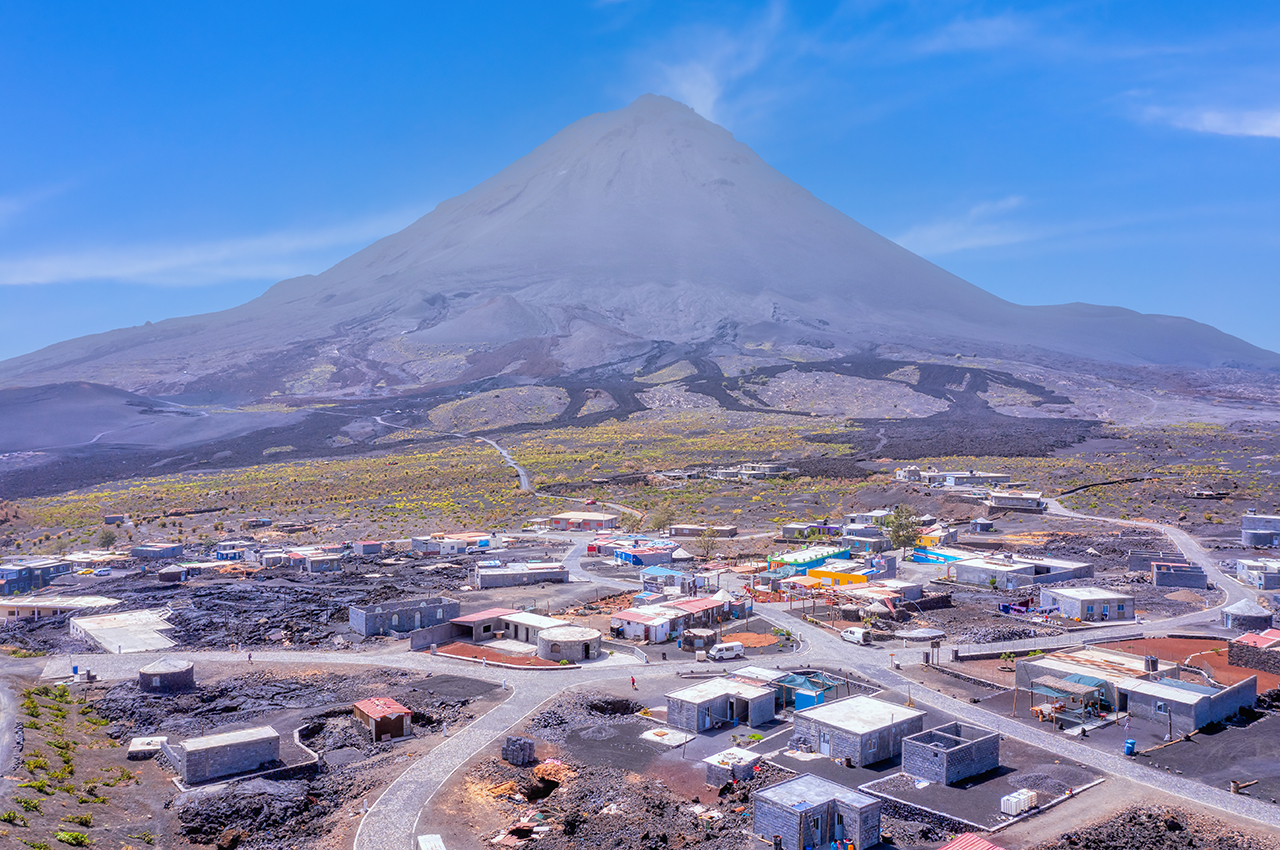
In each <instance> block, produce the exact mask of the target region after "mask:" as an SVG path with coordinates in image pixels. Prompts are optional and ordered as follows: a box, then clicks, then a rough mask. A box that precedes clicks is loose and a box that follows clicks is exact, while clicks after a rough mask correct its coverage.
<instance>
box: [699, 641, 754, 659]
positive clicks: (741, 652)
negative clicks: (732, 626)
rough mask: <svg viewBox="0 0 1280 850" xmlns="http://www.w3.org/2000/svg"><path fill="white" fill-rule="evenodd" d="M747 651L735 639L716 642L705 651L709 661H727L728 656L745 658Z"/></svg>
mask: <svg viewBox="0 0 1280 850" xmlns="http://www.w3.org/2000/svg"><path fill="white" fill-rule="evenodd" d="M746 657H747V651H746V650H745V649H743V647H742V644H740V643H738V642H737V641H733V642H732V643H718V644H716V645H715V646H713V647H711V650H710V651H709V652H708V653H707V660H709V661H728V660H729V659H730V658H746Z"/></svg>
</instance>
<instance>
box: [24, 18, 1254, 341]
mask: <svg viewBox="0 0 1280 850" xmlns="http://www.w3.org/2000/svg"><path fill="white" fill-rule="evenodd" d="M647 91H654V92H658V93H662V94H668V95H671V96H672V97H676V98H677V99H680V100H683V101H684V102H686V103H688V104H690V105H691V106H693V107H694V108H696V109H697V110H698V111H699V112H701V113H702V114H703V115H705V116H707V117H708V118H711V119H713V120H715V121H717V122H719V123H721V124H723V125H725V126H726V127H728V128H729V129H730V130H732V131H733V132H734V133H735V135H736V136H737V137H738V138H739V139H741V140H743V141H745V142H746V143H747V144H749V145H751V146H752V147H753V148H755V149H756V151H758V152H759V153H760V154H761V155H762V156H763V157H764V158H765V159H766V160H767V161H769V162H770V163H771V164H773V165H774V166H775V167H777V168H778V169H779V170H781V171H782V172H783V173H784V174H786V175H788V176H789V177H791V178H792V179H793V180H795V181H796V182H798V183H800V184H801V185H802V186H804V187H806V188H807V189H809V190H810V191H812V192H813V193H814V194H815V195H817V196H818V197H819V198H821V199H823V200H825V201H827V202H828V203H830V204H832V205H833V206H835V207H836V208H838V209H840V210H842V211H844V212H845V213H847V214H849V215H850V216H852V217H854V218H855V219H857V220H859V221H861V222H862V223H863V224H866V225H867V226H869V227H871V228H873V229H875V230H877V231H879V232H881V233H883V234H884V235H886V236H888V237H890V238H892V239H895V240H897V241H899V242H901V243H902V244H904V245H906V246H907V247H909V248H911V249H912V250H915V251H917V252H918V253H920V254H922V255H924V256H926V257H928V258H929V259H931V260H933V261H934V262H937V263H938V264H939V265H941V266H943V267H944V268H947V269H949V270H950V271H953V272H955V273H956V274H959V275H961V276H962V277H965V278H966V279H968V280H971V281H972V282H974V283H976V284H978V285H979V286H982V287H984V288H986V289H988V290H990V291H992V292H994V293H996V294H998V295H1000V296H1002V297H1005V298H1008V299H1010V300H1013V301H1018V302H1021V303H1031V304H1045V303H1061V302H1065V301H1090V302H1095V303H1105V304H1119V305H1122V306H1126V307H1132V308H1134V309H1138V310H1142V311H1144V312H1159V313H1173V314H1179V315H1186V316H1191V317H1192V318H1196V319H1199V320H1201V321H1205V322H1208V323H1210V324H1213V325H1216V326H1218V327H1220V328H1222V329H1224V330H1226V331H1228V332H1230V333H1234V334H1237V335H1239V336H1241V337H1243V338H1245V339H1247V340H1249V341H1251V342H1254V343H1256V344H1258V345H1262V346H1264V347H1268V348H1271V349H1273V350H1280V322H1278V321H1277V317H1278V315H1280V311H1277V307H1278V306H1280V7H1278V6H1276V5H1275V4H1274V3H1266V2H1258V3H1247V2H1237V3H1231V4H1209V3H1204V2H1176V0H1165V2H1159V3H1156V2H1147V3H1133V2H1128V3H1120V2H1116V3H1103V2H1073V3H1044V4H1037V3H1028V2H1021V3H1017V4H1012V3H1009V4H988V3H968V2H948V0H933V1H932V2H874V0H863V2H846V3H836V2H827V3H824V2H817V0H814V2H804V3H798V2H797V3H792V4H787V3H727V2H726V3H698V2H688V3H680V4H675V3H656V2H645V0H620V1H619V2H586V3H569V2H563V3H549V4H544V3H528V2H516V3H481V2H476V3H451V4H444V3H420V2H417V3H404V4H394V3H368V4H325V3H314V2H312V3H296V4H289V3H285V2H275V3H253V4H249V3H244V4H237V3H218V4H212V3H204V4H162V3H129V4H87V3H80V4H53V3H21V2H16V0H15V1H14V2H8V3H5V4H3V5H0V116H3V126H4V132H3V133H0V310H2V313H0V315H3V316H4V317H5V318H6V321H5V333H4V334H3V336H0V357H7V356H12V355H16V354H20V353H23V352H26V351H30V350H33V349H35V348H38V347H40V346H43V345H47V344H49V343H52V342H55V341H57V340H60V339H66V338H69V337H73V336H78V335H81V334H85V333H92V332H97V331H103V330H108V329H111V328H114V327H120V326H127V325H135V324H141V323H142V322H144V321H147V320H151V321H155V320H159V319H162V318H166V317H169V316H177V315H187V314H191V313H198V312H204V311H207V310H213V309H222V308H225V307H230V306H233V305H235V304H238V303H240V302H242V301H245V300H247V299H248V298H251V297H253V296H255V295H257V294H259V293H260V292H262V291H263V290H264V289H266V287H267V286H269V285H270V284H271V283H273V282H275V281H276V280H279V279H281V278H285V277H290V276H293V275H297V274H303V273H308V272H319V271H322V270H323V269H324V268H326V267H328V266H329V265H332V264H333V263H334V262H336V261H337V260H339V259H341V258H342V257H344V256H347V255H348V254H350V253H352V252H353V251H355V250H357V249H359V248H360V247H363V246H364V245H366V244H368V243H369V242H371V241H373V240H374V239H376V238H377V237H379V236H382V235H385V234H386V233H389V232H392V231H393V230H396V229H398V228H400V227H402V226H404V225H406V224H408V223H409V222H410V221H412V220H413V219H415V218H417V217H418V216H420V215H422V214H424V213H426V212H428V211H429V210H430V209H431V208H432V207H433V206H434V205H435V204H436V203H438V202H439V201H441V200H443V199H445V198H447V197H450V196H452V195H456V194H458V193H460V192H463V191H465V190H467V189H468V188H470V187H471V186H473V185H475V184H476V183H477V182H479V181H480V180H482V179H484V178H485V177H488V176H489V175H491V174H493V173H494V172H496V171H498V170H499V169H501V168H502V167H504V166H505V165H507V164H508V163H510V162H511V161H512V160H514V159H516V158H517V157H519V156H521V155H523V154H525V153H527V152H528V151H529V150H530V149H532V148H533V147H534V146H536V145H537V144H538V143H540V142H542V141H543V140H545V139H546V138H547V137H549V136H551V135H552V134H554V133H555V132H556V131H558V130H559V129H560V128H562V127H563V126H564V125H566V124H568V123H570V122H572V121H574V120H576V119H578V118H580V117H582V116H583V115H586V114H589V113H592V112H598V111H602V110H609V109H616V108H619V107H621V106H624V105H626V104H627V103H629V102H630V101H631V100H633V99H634V98H635V97H636V96H638V95H640V94H642V93H644V92H647Z"/></svg>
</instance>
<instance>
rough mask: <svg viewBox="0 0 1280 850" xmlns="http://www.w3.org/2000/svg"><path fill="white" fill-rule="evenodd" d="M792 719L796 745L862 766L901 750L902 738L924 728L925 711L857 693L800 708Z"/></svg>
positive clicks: (793, 742)
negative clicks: (857, 694)
mask: <svg viewBox="0 0 1280 850" xmlns="http://www.w3.org/2000/svg"><path fill="white" fill-rule="evenodd" d="M793 722H794V731H793V734H792V738H791V742H792V746H793V747H795V748H796V749H798V750H803V751H807V752H813V753H818V754H819V755H824V756H829V757H831V758H833V759H844V760H845V763H846V764H848V765H849V766H851V767H862V766H863V765H868V764H875V763H876V762H880V761H884V760H885V759H887V758H893V757H894V756H896V755H898V754H899V753H900V752H902V739H903V738H905V737H907V736H908V735H914V734H916V733H918V732H922V731H923V730H924V712H923V711H919V710H917V709H914V708H907V707H906V706H902V705H895V704H893V703H890V702H883V701H881V700H878V699H875V698H873V697H867V696H857V697H847V698H845V699H838V700H835V701H833V702H824V703H822V704H821V705H815V706H813V707H812V708H806V709H804V710H802V711H797V712H796V713H795V717H794V719H793Z"/></svg>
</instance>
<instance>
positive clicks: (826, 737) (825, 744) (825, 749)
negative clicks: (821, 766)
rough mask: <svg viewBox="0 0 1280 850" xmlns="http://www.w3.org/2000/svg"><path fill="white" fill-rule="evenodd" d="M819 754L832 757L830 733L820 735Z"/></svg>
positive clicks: (820, 733)
mask: <svg viewBox="0 0 1280 850" xmlns="http://www.w3.org/2000/svg"><path fill="white" fill-rule="evenodd" d="M818 754H819V755H824V756H829V755H831V733H830V732H819V733H818Z"/></svg>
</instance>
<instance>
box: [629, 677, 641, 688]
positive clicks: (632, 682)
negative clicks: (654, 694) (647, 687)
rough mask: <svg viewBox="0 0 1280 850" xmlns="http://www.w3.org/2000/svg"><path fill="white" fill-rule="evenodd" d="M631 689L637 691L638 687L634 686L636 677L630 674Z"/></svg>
mask: <svg viewBox="0 0 1280 850" xmlns="http://www.w3.org/2000/svg"><path fill="white" fill-rule="evenodd" d="M631 690H633V691H638V690H640V689H639V688H637V687H636V677H635V676H632V677H631Z"/></svg>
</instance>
